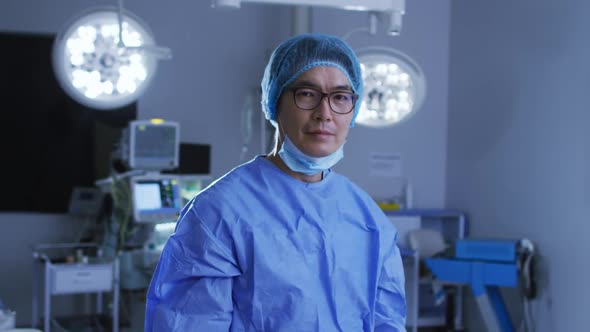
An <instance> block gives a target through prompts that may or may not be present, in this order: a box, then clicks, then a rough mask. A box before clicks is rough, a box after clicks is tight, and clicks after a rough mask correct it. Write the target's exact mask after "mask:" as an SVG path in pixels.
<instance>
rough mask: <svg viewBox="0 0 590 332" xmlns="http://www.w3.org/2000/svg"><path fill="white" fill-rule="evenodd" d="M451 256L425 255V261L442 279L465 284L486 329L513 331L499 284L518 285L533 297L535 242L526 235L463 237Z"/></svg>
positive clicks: (440, 279) (437, 276)
mask: <svg viewBox="0 0 590 332" xmlns="http://www.w3.org/2000/svg"><path fill="white" fill-rule="evenodd" d="M454 249H455V253H454V255H452V256H451V257H445V256H442V257H433V258H427V259H426V264H427V265H428V267H429V268H430V270H431V271H432V273H433V274H434V276H435V277H436V279H438V280H439V281H441V282H443V283H453V284H463V285H468V286H469V287H470V289H471V291H472V293H473V295H474V297H475V299H476V303H477V305H478V308H479V311H480V313H481V316H482V318H483V321H484V323H485V326H486V328H487V329H488V331H489V332H513V331H515V328H514V325H513V323H512V321H511V318H510V316H509V313H508V310H507V308H506V306H505V304H504V302H503V300H502V296H501V294H500V287H512V288H516V287H519V285H520V286H521V288H522V290H523V296H525V297H527V298H533V297H535V295H536V285H535V279H534V275H533V272H534V271H533V264H532V260H533V258H534V254H535V253H534V246H533V245H532V242H531V241H530V240H528V239H522V240H478V239H462V240H459V241H457V242H456V243H455V246H454Z"/></svg>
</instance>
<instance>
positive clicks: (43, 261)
mask: <svg viewBox="0 0 590 332" xmlns="http://www.w3.org/2000/svg"><path fill="white" fill-rule="evenodd" d="M84 250H86V251H89V250H94V251H95V252H96V253H97V254H96V255H95V256H96V257H88V256H87V255H84V254H83V252H84ZM64 251H70V252H75V254H74V255H68V256H69V259H68V260H66V261H62V260H60V259H56V258H54V257H55V255H54V254H53V255H52V253H55V252H64ZM76 256H78V257H76ZM41 283H43V331H44V332H50V331H51V325H50V324H51V321H52V320H51V297H52V296H55V295H66V294H96V316H100V315H102V311H103V293H106V292H110V293H112V316H111V320H112V331H113V332H118V331H119V259H118V257H114V258H110V259H105V258H103V257H102V255H101V250H100V248H99V247H98V245H96V244H92V243H60V244H40V245H37V246H35V247H34V248H33V285H32V286H33V303H32V304H33V307H32V326H33V327H36V326H37V324H38V320H39V317H38V304H39V298H38V297H39V293H40V292H39V288H40V287H39V286H40V284H41Z"/></svg>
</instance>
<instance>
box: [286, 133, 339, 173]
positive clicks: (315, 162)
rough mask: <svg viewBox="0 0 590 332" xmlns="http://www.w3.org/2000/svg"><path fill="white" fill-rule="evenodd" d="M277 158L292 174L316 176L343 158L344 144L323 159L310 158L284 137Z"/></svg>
mask: <svg viewBox="0 0 590 332" xmlns="http://www.w3.org/2000/svg"><path fill="white" fill-rule="evenodd" d="M279 157H281V159H282V160H283V162H284V163H285V164H286V165H287V167H289V168H290V169H291V170H292V171H294V172H299V173H303V174H307V175H313V174H317V173H319V172H323V171H327V170H328V169H329V168H330V167H332V166H334V165H336V163H337V162H338V161H340V159H342V157H344V144H342V145H341V146H340V147H339V148H338V150H336V151H335V152H334V153H331V154H329V155H327V156H325V157H311V156H308V155H306V154H305V153H303V152H301V150H299V149H298V148H297V147H296V146H295V144H293V142H291V140H290V139H289V137H287V135H285V140H284V141H283V145H282V147H281V150H280V151H279Z"/></svg>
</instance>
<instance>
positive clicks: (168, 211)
mask: <svg viewBox="0 0 590 332" xmlns="http://www.w3.org/2000/svg"><path fill="white" fill-rule="evenodd" d="M130 187H131V193H132V197H133V219H134V220H135V222H138V223H166V222H174V221H176V219H177V218H178V214H179V212H180V209H181V208H182V206H181V204H182V200H181V196H180V181H179V178H178V176H174V175H159V174H153V175H150V174H148V175H140V176H134V177H132V178H131V179H130Z"/></svg>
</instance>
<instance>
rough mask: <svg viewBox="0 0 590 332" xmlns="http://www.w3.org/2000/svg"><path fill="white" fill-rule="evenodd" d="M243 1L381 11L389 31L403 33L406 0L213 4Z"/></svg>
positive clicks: (271, 1)
mask: <svg viewBox="0 0 590 332" xmlns="http://www.w3.org/2000/svg"><path fill="white" fill-rule="evenodd" d="M243 2H244V3H246V2H253V3H261V4H279V5H301V6H316V7H328V8H338V9H344V10H354V11H366V12H369V13H370V16H372V15H375V13H380V14H382V15H385V16H387V17H388V18H389V22H388V23H389V24H388V28H387V32H388V33H389V34H391V35H399V34H400V33H401V29H402V17H403V15H404V14H405V0H212V5H213V6H214V7H219V8H240V5H241V3H243Z"/></svg>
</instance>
